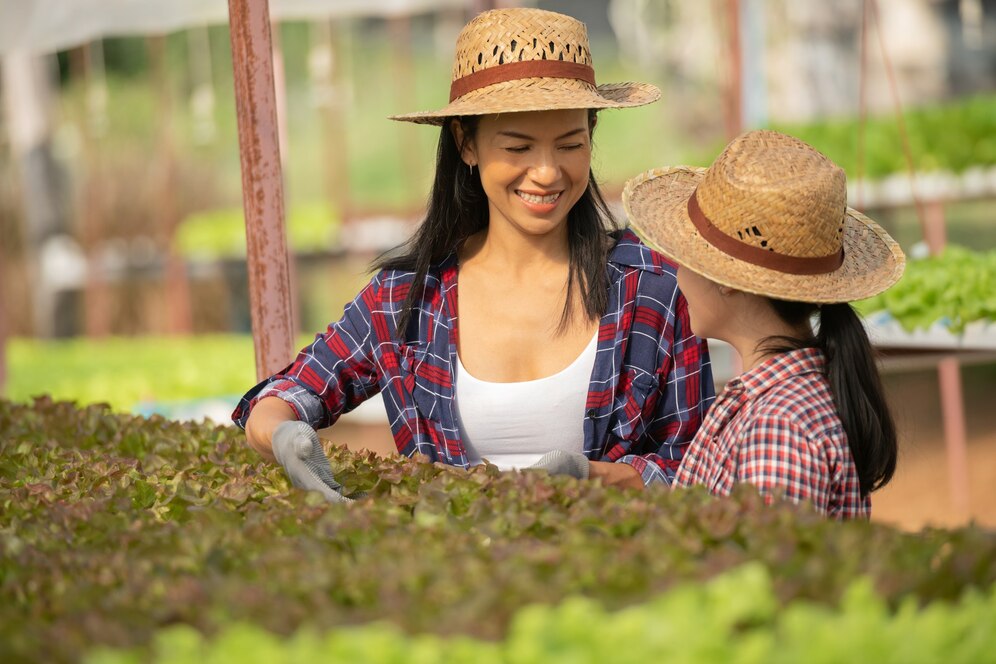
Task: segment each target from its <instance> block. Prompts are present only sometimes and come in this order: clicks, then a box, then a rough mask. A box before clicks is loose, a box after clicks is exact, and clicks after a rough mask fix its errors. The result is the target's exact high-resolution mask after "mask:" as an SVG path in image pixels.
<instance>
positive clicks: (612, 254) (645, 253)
mask: <svg viewBox="0 0 996 664" xmlns="http://www.w3.org/2000/svg"><path fill="white" fill-rule="evenodd" d="M612 237H613V239H614V240H615V244H614V245H613V247H612V249H610V250H609V265H610V266H615V267H616V268H617V269H620V270H624V271H626V270H639V271H641V272H646V273H649V274H653V275H658V276H663V277H670V278H671V279H674V277H675V273H676V271H677V269H678V267H677V265H675V264H674V263H672V262H671V261H670V260H668V259H667V258H665V257H664V256H662V255H661V254H659V253H657V252H656V251H654V250H653V249H651V248H650V247H648V246H647V245H645V244H643V242H642V241H641V240H640V238H639V237H637V235H636V233H634V232H633V231H631V230H629V229H625V230H623V231H620V232H619V233H618V234H613V236H612Z"/></svg>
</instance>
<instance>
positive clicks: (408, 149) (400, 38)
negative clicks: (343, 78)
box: [389, 16, 422, 194]
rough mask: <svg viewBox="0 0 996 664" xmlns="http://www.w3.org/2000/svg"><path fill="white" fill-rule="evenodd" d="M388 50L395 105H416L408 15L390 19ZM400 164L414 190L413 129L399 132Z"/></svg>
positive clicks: (416, 166) (418, 162)
mask: <svg viewBox="0 0 996 664" xmlns="http://www.w3.org/2000/svg"><path fill="white" fill-rule="evenodd" d="M389 25H390V34H391V52H392V53H393V56H394V57H393V59H394V90H395V93H396V96H395V99H396V100H397V107H398V108H415V105H416V104H415V65H414V63H413V59H414V54H413V52H412V28H411V18H410V17H408V16H397V17H394V18H392V19H390V23H389ZM401 163H402V164H403V166H404V172H405V175H406V176H407V177H406V181H405V184H406V186H407V188H408V192H409V193H410V194H413V193H414V175H413V174H414V173H418V172H419V169H420V165H421V163H422V160H421V157H420V154H419V149H418V143H417V141H416V136H415V132H413V131H402V132H401Z"/></svg>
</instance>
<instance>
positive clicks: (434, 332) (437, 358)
mask: <svg viewBox="0 0 996 664" xmlns="http://www.w3.org/2000/svg"><path fill="white" fill-rule="evenodd" d="M607 274H608V282H609V304H608V307H607V310H606V312H605V315H604V316H602V319H601V323H600V326H599V330H598V348H597V352H596V356H595V365H594V368H593V370H592V375H591V381H590V383H589V387H588V399H587V406H586V412H585V420H584V448H583V451H584V454H585V456H587V457H588V458H589V459H592V460H602V461H618V462H622V463H628V464H630V465H632V466H633V467H634V468H635V469H636V470H637V471H639V472H640V474H641V476H642V477H643V481H644V483H645V484H652V483H659V482H665V483H670V481H671V479H672V478H673V477H674V473H675V471H676V470H677V469H678V464H679V463H680V461H681V457H682V454H683V453H684V451H685V448H686V447H687V446H688V443H689V442H690V441H691V439H692V437H693V436H694V435H695V432H696V430H697V429H698V428H699V425H700V423H701V422H702V418H703V416H704V414H705V412H706V410H708V407H709V405H710V404H711V403H712V400H713V398H714V387H713V380H712V372H711V370H710V366H709V355H708V347H707V346H706V344H705V342H704V341H703V340H702V339H700V338H698V337H696V336H694V335H693V334H692V332H691V328H690V326H689V322H688V311H687V305H686V302H685V299H684V296H682V295H680V294H679V293H678V290H677V281H676V279H675V268H674V266H673V265H672V264H671V263H669V262H667V261H666V260H665V259H664V258H663V257H662V256H660V255H659V254H657V253H656V252H654V251H652V250H651V249H649V248H648V247H646V246H645V245H644V244H642V243H641V242H640V240H639V239H638V238H637V237H636V235H634V234H633V233H632V232H630V231H625V232H624V233H623V234H622V236H621V237H620V239H619V241H618V242H617V243H616V245H615V247H614V248H613V249H612V251H611V252H610V254H609V260H608V266H607ZM412 277H413V273H412V272H407V271H397V270H385V271H381V272H380V273H378V274H377V275H375V276H374V278H373V279H372V280H371V281H370V283H369V284H368V285H367V286H366V287H365V288H364V289H363V291H362V292H361V293H360V294H359V295H358V296H357V298H356V299H355V300H354V301H353V302H352V303H351V304H349V305H347V306H346V308H345V311H344V313H343V317H342V318H341V319H340V320H339V321H338V322H336V323H333V324H332V325H330V326H329V328H328V330H327V331H326V332H325V333H324V334H319V335H317V336H316V338H315V341H314V343H312V344H311V345H310V346H308V347H306V348H305V349H303V350H302V351H301V352H300V353H299V354H298V356H297V359H296V360H294V362H293V363H292V364H290V365H289V366H288V367H287V368H286V369H284V370H283V371H281V372H280V373H279V374H276V375H275V376H272V377H270V378H269V379H267V380H265V381H263V382H261V383H260V384H259V385H256V386H255V387H254V388H252V389H251V390H249V392H247V393H246V395H245V396H244V397H242V400H241V401H240V403H239V405H238V407H237V408H236V409H235V412H234V413H233V414H232V419H233V420H234V421H235V423H236V424H238V425H239V426H241V427H245V423H246V419H247V418H248V417H249V412H250V410H251V409H252V407H253V406H254V405H255V404H256V402H257V401H258V400H259V399H261V398H263V397H264V396H276V397H279V398H281V399H283V400H284V401H286V402H287V403H288V404H289V405H290V406H291V408H292V409H293V410H294V412H295V413H296V414H297V417H298V419H300V420H303V421H305V422H308V423H309V424H311V425H312V426H314V427H316V428H321V427H327V426H330V425H332V424H333V423H334V422H335V421H336V420H337V419H338V418H339V416H340V415H341V414H342V413H344V412H348V411H350V410H352V409H353V408H355V407H356V406H358V405H359V404H360V403H361V402H363V401H364V400H365V399H368V398H370V397H371V396H373V395H375V394H377V393H378V392H381V393H382V394H383V398H384V405H385V407H386V409H387V415H388V421H389V422H390V425H391V430H392V432H393V434H394V440H395V443H396V444H397V447H398V451H399V452H400V453H402V454H405V455H407V456H412V455H414V454H416V453H421V454H424V455H426V456H428V457H429V458H430V459H432V460H433V461H442V462H444V463H448V464H451V465H456V466H462V467H467V465H468V459H467V449H466V447H465V446H464V443H463V441H462V440H461V438H460V431H459V427H458V426H457V417H456V408H455V402H454V399H455V395H456V390H455V389H454V380H453V375H454V369H455V367H456V360H457V343H456V342H457V336H456V334H457V317H456V312H457V306H456V304H457V303H456V296H457V288H456V286H457V260H456V255H455V254H451V255H450V256H449V257H447V258H446V259H444V260H443V261H442V262H441V263H439V264H438V265H437V266H435V267H433V268H432V269H430V270H429V274H428V276H427V277H426V281H425V290H424V293H423V295H422V297H421V298H420V300H419V301H417V302H416V309H415V310H414V311H413V314H412V322H411V324H410V326H409V334H408V335H407V339H406V340H405V341H400V340H399V339H398V338H397V335H396V334H395V330H396V322H397V317H398V315H399V313H400V310H401V306H402V304H403V302H404V300H405V297H406V295H407V294H408V289H409V288H410V287H411V283H412Z"/></svg>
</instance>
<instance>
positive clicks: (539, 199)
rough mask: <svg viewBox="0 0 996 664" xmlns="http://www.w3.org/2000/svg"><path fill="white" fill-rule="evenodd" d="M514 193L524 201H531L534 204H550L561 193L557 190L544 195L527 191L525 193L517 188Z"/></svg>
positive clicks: (554, 201)
mask: <svg viewBox="0 0 996 664" xmlns="http://www.w3.org/2000/svg"><path fill="white" fill-rule="evenodd" d="M515 193H516V194H517V195H518V196H519V198H521V199H522V200H524V201H525V202H527V203H533V204H536V205H550V204H552V203H556V202H557V199H558V198H560V194H561V192H559V191H558V192H557V193H555V194H548V195H546V196H540V195H538V194H529V193H526V192H524V191H520V190H518V189H516V190H515Z"/></svg>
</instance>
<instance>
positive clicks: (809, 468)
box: [736, 413, 831, 514]
mask: <svg viewBox="0 0 996 664" xmlns="http://www.w3.org/2000/svg"><path fill="white" fill-rule="evenodd" d="M736 480H737V482H748V483H750V484H753V485H754V486H756V487H757V488H758V489H759V490H760V492H761V494H762V495H764V496H765V499H766V500H767V502H771V500H772V499H773V498H774V496H775V495H780V496H784V497H785V498H787V499H788V500H791V501H792V502H795V503H801V502H809V503H812V504H813V506H814V507H816V509H817V510H818V511H819V512H821V513H822V514H827V511H828V509H829V507H830V505H829V501H830V481H831V477H830V467H829V464H828V461H827V459H826V458H825V456H824V455H823V454H822V453H821V451H820V448H819V446H817V445H814V444H813V441H812V440H810V437H809V436H808V435H807V433H806V431H804V430H803V429H802V427H801V426H800V425H799V424H797V423H796V422H795V421H794V420H793V419H792V418H791V416H789V415H788V414H776V413H775V414H767V415H763V416H761V417H758V418H757V419H756V420H755V421H754V422H753V423H752V424H751V426H750V427H749V428H748V430H747V431H746V432H745V434H744V438H743V439H742V441H741V443H740V445H739V447H738V450H737V477H736Z"/></svg>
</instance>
